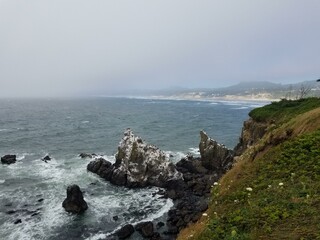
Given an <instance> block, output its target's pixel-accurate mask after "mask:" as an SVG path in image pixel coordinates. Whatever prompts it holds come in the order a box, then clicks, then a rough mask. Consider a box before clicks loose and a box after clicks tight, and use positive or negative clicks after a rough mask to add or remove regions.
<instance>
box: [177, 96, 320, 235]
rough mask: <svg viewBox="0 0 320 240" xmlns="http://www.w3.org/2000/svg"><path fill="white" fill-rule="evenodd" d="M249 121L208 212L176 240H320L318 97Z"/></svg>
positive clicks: (257, 113)
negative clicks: (236, 153)
mask: <svg viewBox="0 0 320 240" xmlns="http://www.w3.org/2000/svg"><path fill="white" fill-rule="evenodd" d="M250 116H251V117H252V118H251V119H250V120H248V121H247V122H246V123H245V124H244V128H243V132H242V135H241V141H240V143H239V145H238V146H237V150H240V152H241V155H240V156H238V157H237V159H236V163H235V164H234V166H233V168H232V169H231V170H230V171H228V172H227V173H226V174H225V175H224V176H223V177H222V179H221V180H220V181H219V183H218V184H217V186H216V187H214V188H213V189H212V196H211V204H210V207H209V210H208V211H207V212H206V214H204V215H203V216H202V218H201V219H200V221H198V222H197V223H196V224H194V225H191V226H190V227H188V228H187V229H184V230H183V231H182V232H181V233H180V235H179V238H178V239H180V240H185V239H190V240H191V239H192V240H214V239H217V240H220V239H221V240H222V239H252V240H255V239H265V240H270V239H274V240H277V239H320V224H319V223H320V214H319V209H320V98H307V99H300V100H295V101H291V100H282V101H280V102H274V103H272V104H270V105H267V106H265V107H262V108H257V109H254V110H253V111H252V112H251V113H250ZM248 146H249V147H248Z"/></svg>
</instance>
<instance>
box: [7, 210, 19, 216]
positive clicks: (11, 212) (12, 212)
mask: <svg viewBox="0 0 320 240" xmlns="http://www.w3.org/2000/svg"><path fill="white" fill-rule="evenodd" d="M16 212H17V211H16V210H9V211H6V214H9V215H11V214H15V213H16Z"/></svg>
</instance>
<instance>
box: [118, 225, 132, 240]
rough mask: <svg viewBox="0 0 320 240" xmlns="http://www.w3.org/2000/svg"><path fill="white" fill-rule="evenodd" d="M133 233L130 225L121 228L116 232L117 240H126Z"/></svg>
mask: <svg viewBox="0 0 320 240" xmlns="http://www.w3.org/2000/svg"><path fill="white" fill-rule="evenodd" d="M133 233H134V227H133V226H132V225H131V224H127V225H125V226H123V227H122V228H121V229H119V230H118V231H117V232H116V235H117V236H118V238H119V239H126V238H128V237H130V236H131V235H132V234H133Z"/></svg>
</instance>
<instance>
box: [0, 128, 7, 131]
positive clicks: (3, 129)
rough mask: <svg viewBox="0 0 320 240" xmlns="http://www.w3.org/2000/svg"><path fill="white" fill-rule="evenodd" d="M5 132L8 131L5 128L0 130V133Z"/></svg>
mask: <svg viewBox="0 0 320 240" xmlns="http://www.w3.org/2000/svg"><path fill="white" fill-rule="evenodd" d="M5 131H8V129H6V128H2V129H0V132H5Z"/></svg>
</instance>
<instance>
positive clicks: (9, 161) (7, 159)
mask: <svg viewBox="0 0 320 240" xmlns="http://www.w3.org/2000/svg"><path fill="white" fill-rule="evenodd" d="M16 161H17V156H16V155H5V156H3V157H1V163H3V164H12V163H15V162H16Z"/></svg>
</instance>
